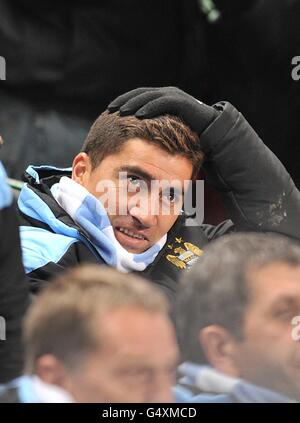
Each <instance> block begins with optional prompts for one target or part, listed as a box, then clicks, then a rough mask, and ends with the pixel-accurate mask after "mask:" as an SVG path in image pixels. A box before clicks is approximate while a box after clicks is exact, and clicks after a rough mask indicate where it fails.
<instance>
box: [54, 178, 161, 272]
mask: <svg viewBox="0 0 300 423" xmlns="http://www.w3.org/2000/svg"><path fill="white" fill-rule="evenodd" d="M51 192H52V195H53V196H54V198H55V199H56V201H57V202H58V204H59V205H60V206H61V207H62V208H63V209H64V210H65V211H66V212H67V213H68V214H69V215H70V216H71V217H72V219H73V220H74V222H76V223H77V224H78V225H79V226H81V227H82V228H83V229H84V230H85V231H86V232H87V233H88V234H89V235H90V237H91V240H92V242H93V244H94V246H95V248H96V249H97V251H98V252H99V254H100V255H101V257H102V258H103V260H104V261H105V262H106V263H107V264H108V265H109V266H112V267H115V268H116V269H118V270H120V271H121V272H129V271H133V270H135V271H142V270H144V269H146V267H147V266H148V265H149V264H151V263H152V262H153V261H154V259H155V257H156V256H157V254H158V253H159V251H160V250H161V249H162V247H163V246H164V244H165V243H166V240H167V235H164V236H163V237H162V238H161V239H160V240H159V241H158V242H157V243H156V244H154V245H153V246H152V247H150V248H149V249H148V250H147V251H145V252H143V253H141V254H133V253H129V252H128V251H126V250H125V248H123V247H122V245H121V244H120V243H119V242H118V241H117V239H116V237H115V235H114V231H113V228H112V226H111V223H110V220H109V217H108V215H107V212H106V210H105V208H104V207H103V205H102V203H101V201H99V200H98V199H97V198H96V197H95V196H94V195H92V194H90V193H89V192H88V190H87V189H86V188H84V187H83V186H82V185H80V184H78V183H77V182H75V181H73V180H72V179H70V178H68V177H66V176H63V177H62V178H61V179H60V181H59V182H58V183H57V184H54V185H53V186H52V188H51Z"/></svg>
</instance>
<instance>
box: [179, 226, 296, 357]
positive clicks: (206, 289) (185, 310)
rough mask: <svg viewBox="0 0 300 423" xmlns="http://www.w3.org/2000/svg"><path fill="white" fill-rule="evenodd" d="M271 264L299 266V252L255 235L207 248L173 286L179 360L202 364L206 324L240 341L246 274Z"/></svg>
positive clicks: (230, 237)
mask: <svg viewBox="0 0 300 423" xmlns="http://www.w3.org/2000/svg"><path fill="white" fill-rule="evenodd" d="M276 262H280V263H286V264H288V265H290V266H299V265H300V247H299V246H298V245H297V244H296V243H294V242H293V241H291V240H290V239H288V238H286V237H283V236H280V235H275V234H257V233H256V234H254V233H247V234H246V233H237V234H232V235H227V236H224V237H222V238H220V239H218V240H216V241H214V242H212V243H210V244H209V246H208V247H207V248H206V249H205V251H204V254H203V256H201V257H200V258H199V260H198V262H197V263H196V264H195V265H194V267H193V268H192V269H191V271H190V272H186V273H185V275H184V277H183V279H182V280H181V282H180V284H179V292H178V296H177V304H176V312H175V315H176V327H177V334H178V340H179V344H180V348H181V353H182V358H183V360H184V361H193V362H196V363H205V362H206V357H205V355H204V352H203V350H202V348H201V346H200V343H199V332H200V331H201V329H203V328H205V327H207V326H209V325H220V326H222V327H224V328H226V329H227V330H228V331H229V332H230V333H231V334H232V335H234V336H235V337H236V338H237V339H242V337H243V321H244V314H245V309H246V306H247V305H248V303H249V301H250V299H251V272H252V271H255V270H259V269H260V268H263V267H265V266H267V265H269V264H271V263H276ZM299 283H300V282H299Z"/></svg>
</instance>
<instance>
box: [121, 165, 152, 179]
mask: <svg viewBox="0 0 300 423" xmlns="http://www.w3.org/2000/svg"><path fill="white" fill-rule="evenodd" d="M120 172H127V173H129V174H132V173H133V174H134V175H135V176H138V177H139V178H141V179H143V180H144V181H145V182H147V183H149V182H151V181H152V180H155V177H154V176H153V175H151V174H150V173H148V172H146V171H145V170H143V169H141V168H140V167H139V166H129V165H127V166H121V167H119V168H118V169H116V173H117V174H118V173H120Z"/></svg>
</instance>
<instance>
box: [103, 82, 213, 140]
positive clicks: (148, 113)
mask: <svg viewBox="0 0 300 423" xmlns="http://www.w3.org/2000/svg"><path fill="white" fill-rule="evenodd" d="M108 110H109V111H110V112H116V111H117V110H119V112H120V115H121V116H126V115H135V116H136V117H138V118H141V119H143V118H153V117H155V116H159V115H163V114H170V115H175V116H178V117H179V118H181V119H182V120H183V121H184V122H185V123H186V124H187V125H188V126H189V127H190V128H191V129H192V130H193V131H195V132H197V133H198V134H199V135H200V134H201V133H202V132H203V131H204V130H205V129H206V128H207V127H208V126H209V124H210V123H211V122H212V121H213V120H214V119H215V118H216V117H217V116H218V111H217V110H216V109H214V108H213V107H210V106H207V105H206V104H204V103H201V102H200V101H198V100H196V99H195V98H194V97H192V96H191V95H189V94H187V93H185V92H184V91H181V90H180V89H179V88H176V87H163V88H137V89H136V90H132V91H129V92H127V93H125V94H123V95H120V96H119V97H117V98H116V99H115V100H113V101H112V102H111V103H110V104H109V106H108Z"/></svg>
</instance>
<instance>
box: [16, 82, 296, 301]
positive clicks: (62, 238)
mask: <svg viewBox="0 0 300 423" xmlns="http://www.w3.org/2000/svg"><path fill="white" fill-rule="evenodd" d="M203 161H204V168H205V169H206V171H207V173H208V176H209V177H210V178H211V180H212V181H213V183H214V184H215V186H216V188H217V189H218V190H219V191H220V192H221V193H222V195H223V199H224V203H225V205H226V206H227V208H228V211H229V213H230V216H231V218H232V221H226V222H224V223H222V224H220V225H219V226H217V227H212V226H209V225H200V226H188V225H187V224H186V223H187V220H186V214H185V212H184V211H183V208H184V205H185V206H186V203H185V204H183V203H184V200H183V197H184V196H185V194H186V193H187V191H188V186H189V184H186V182H188V183H191V181H192V179H194V178H195V175H196V173H197V170H198V169H199V166H200V165H201V164H202V162H203ZM26 181H27V184H26V185H25V187H24V188H23V190H22V192H21V195H20V197H19V209H20V213H21V215H22V219H23V220H22V222H23V223H22V227H21V239H22V248H23V259H24V266H25V269H26V273H27V274H28V276H29V278H30V282H31V290H32V291H33V292H37V291H38V290H39V289H40V288H41V287H42V285H44V284H45V283H46V282H47V280H48V279H49V278H50V277H51V276H52V275H53V274H56V273H58V272H60V271H61V270H62V269H64V268H67V267H70V266H73V265H75V264H77V263H80V262H84V261H89V262H97V263H106V264H108V265H110V266H113V267H116V268H117V269H119V270H121V271H125V272H128V271H140V272H143V273H144V274H145V276H146V277H147V278H149V279H151V280H152V281H154V282H155V283H157V284H159V285H160V286H161V287H163V289H165V290H166V292H167V294H168V295H169V296H170V297H171V296H173V295H174V292H175V291H176V287H177V280H178V277H179V275H180V273H181V271H182V270H184V269H186V268H189V267H190V266H191V265H192V264H193V263H194V262H195V260H196V259H197V257H199V256H200V255H201V254H202V248H203V247H204V246H205V245H206V244H207V243H208V242H209V241H210V240H212V239H214V238H217V237H219V236H221V235H223V234H225V233H228V232H231V231H233V230H235V229H237V230H253V231H262V232H263V231H274V232H280V233H284V234H286V235H288V236H292V237H295V238H298V239H300V232H299V229H298V228H299V225H298V224H297V223H298V217H299V215H300V196H299V193H298V191H297V189H296V188H295V186H294V184H293V182H292V181H291V178H290V177H289V175H288V174H287V172H286V170H285V169H284V167H283V166H282V164H281V163H280V162H279V160H278V159H277V158H276V157H275V156H274V155H273V154H272V153H271V152H270V151H269V150H268V149H267V148H266V147H265V145H264V144H263V143H262V141H261V140H260V139H259V138H258V136H257V134H256V133H255V132H254V131H253V129H252V128H251V127H250V125H249V124H248V123H247V121H246V120H245V119H244V118H243V116H242V115H241V114H240V113H239V112H238V111H237V110H236V109H235V108H234V107H233V106H232V105H231V104H229V103H226V102H221V103H217V104H216V105H214V106H213V107H210V106H207V105H205V104H203V103H201V102H200V101H198V100H196V99H194V98H193V97H191V96H189V95H188V94H186V93H184V92H183V91H181V90H179V89H177V88H174V87H166V88H139V89H137V90H133V91H130V92H129V93H126V94H124V95H122V96H120V97H118V98H117V99H115V100H114V101H113V102H112V103H111V104H110V105H109V106H108V111H107V112H105V113H104V114H102V115H101V116H100V117H99V118H98V119H97V120H96V122H95V123H94V125H93V126H92V128H91V130H90V133H89V134H88V136H87V139H86V141H85V143H84V147H83V150H82V152H80V153H79V154H78V155H77V156H76V157H75V159H74V161H73V167H72V170H71V169H55V168H51V167H49V166H40V167H29V168H28V169H27V172H26ZM99 199H100V201H98V200H99ZM184 199H186V197H184ZM196 200H197V199H196ZM200 203H201V199H200ZM198 204H199V199H198Z"/></svg>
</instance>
